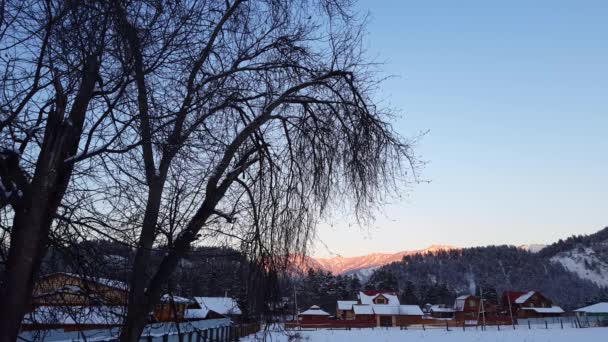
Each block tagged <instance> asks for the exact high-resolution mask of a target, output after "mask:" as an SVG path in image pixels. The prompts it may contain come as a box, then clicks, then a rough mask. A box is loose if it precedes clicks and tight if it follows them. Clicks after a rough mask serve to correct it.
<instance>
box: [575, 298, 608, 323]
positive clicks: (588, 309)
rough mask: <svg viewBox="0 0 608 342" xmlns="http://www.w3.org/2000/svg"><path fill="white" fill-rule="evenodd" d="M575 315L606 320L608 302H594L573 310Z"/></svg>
mask: <svg viewBox="0 0 608 342" xmlns="http://www.w3.org/2000/svg"><path fill="white" fill-rule="evenodd" d="M574 313H575V314H576V316H577V317H583V318H593V319H594V320H600V321H608V302H603V303H596V304H593V305H589V306H585V307H583V308H580V309H576V310H574Z"/></svg>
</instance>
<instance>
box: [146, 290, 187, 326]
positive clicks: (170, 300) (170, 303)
mask: <svg viewBox="0 0 608 342" xmlns="http://www.w3.org/2000/svg"><path fill="white" fill-rule="evenodd" d="M193 302H194V301H193V300H191V299H188V298H184V297H179V296H173V295H169V294H165V295H163V296H162V297H161V298H160V303H159V304H157V305H156V306H155V307H154V313H153V316H154V319H155V320H156V321H158V322H175V321H177V322H181V321H183V320H184V319H185V316H186V308H187V307H188V305H189V304H191V303H193Z"/></svg>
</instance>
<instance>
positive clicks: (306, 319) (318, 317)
mask: <svg viewBox="0 0 608 342" xmlns="http://www.w3.org/2000/svg"><path fill="white" fill-rule="evenodd" d="M330 316H331V315H330V314H329V313H327V312H325V311H323V310H322V309H321V308H320V307H319V306H317V305H313V306H311V307H310V308H309V309H308V310H306V311H304V312H300V313H299V314H298V318H299V320H300V321H301V322H302V323H313V322H314V323H317V322H318V323H321V322H324V321H328V320H329V317H330Z"/></svg>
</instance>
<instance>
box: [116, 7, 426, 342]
mask: <svg viewBox="0 0 608 342" xmlns="http://www.w3.org/2000/svg"><path fill="white" fill-rule="evenodd" d="M113 4H114V15H115V25H116V28H115V30H116V32H118V33H119V35H120V37H121V39H122V40H123V42H124V46H125V50H127V51H128V54H127V55H128V56H127V58H125V59H124V61H123V63H125V66H124V69H127V70H132V72H133V77H134V79H135V84H134V87H133V89H132V90H133V92H134V93H133V95H132V96H130V100H131V101H132V102H131V103H132V105H131V106H130V108H132V109H133V111H134V113H136V114H134V115H136V120H137V126H138V127H137V131H138V135H139V139H140V140H141V142H142V143H141V149H140V150H138V151H132V152H130V153H127V154H122V155H116V156H109V160H111V161H112V163H111V164H110V163H108V165H111V166H108V170H109V173H120V174H124V175H126V176H125V177H124V178H121V179H117V181H119V182H120V181H122V182H126V183H129V186H128V187H126V186H121V187H120V188H123V189H127V188H128V189H129V192H130V193H131V195H126V194H122V195H119V194H115V195H116V199H117V200H116V201H114V205H115V206H116V207H117V208H118V207H120V208H121V210H116V211H114V213H115V214H116V215H115V216H114V218H115V219H116V220H117V222H122V223H123V224H128V225H131V226H132V227H136V231H137V232H138V237H137V253H136V256H135V260H134V264H133V271H132V274H131V277H130V295H129V304H128V310H127V318H126V321H125V323H124V327H123V330H122V334H121V340H122V341H136V340H138V339H139V336H140V334H141V332H142V329H143V327H144V325H145V324H146V314H147V313H148V312H149V311H150V310H151V309H152V308H153V306H154V305H155V304H156V303H158V301H159V298H160V296H161V294H162V292H163V291H164V289H165V288H166V286H167V282H168V281H169V279H170V277H171V274H172V272H173V271H174V269H175V268H176V265H177V264H178V261H179V260H180V258H182V257H183V256H184V255H185V254H186V253H187V252H188V250H189V248H190V246H191V244H192V243H195V242H199V243H200V241H204V239H215V238H218V236H226V237H228V238H229V239H231V240H232V242H233V243H235V244H240V246H241V248H242V249H243V250H246V251H248V255H249V257H250V258H251V259H252V260H256V262H258V263H260V264H262V265H265V266H266V267H268V268H274V267H277V266H278V265H280V264H282V263H284V262H285V261H286V260H287V259H288V258H286V256H287V255H289V254H292V253H303V252H305V249H306V245H307V242H308V241H309V240H310V238H311V236H312V234H313V232H314V227H315V225H316V224H317V222H318V220H319V218H320V217H321V216H322V215H323V214H324V213H325V212H326V210H327V208H328V205H329V204H330V203H332V201H334V200H335V201H338V200H340V199H342V200H345V201H346V200H348V201H349V202H350V203H352V204H353V205H354V207H355V209H356V213H357V214H358V215H361V216H365V214H366V213H368V212H369V211H370V209H371V207H372V206H374V205H375V203H377V201H378V200H379V199H380V198H381V197H382V195H383V194H384V193H385V192H384V191H383V190H386V189H387V188H389V187H390V186H392V185H394V183H393V182H394V181H395V180H396V179H400V178H403V176H405V175H406V174H407V172H409V171H410V170H413V168H412V166H414V164H415V160H414V158H413V155H412V152H411V150H410V146H409V144H408V143H407V142H406V141H404V140H403V139H402V138H400V137H399V136H398V135H397V134H396V133H395V132H394V131H393V130H392V129H391V126H390V125H389V124H388V123H387V121H386V118H387V113H384V112H382V111H381V110H379V109H378V108H377V106H376V105H375V102H374V100H373V97H372V96H373V90H374V88H375V86H376V83H375V81H374V79H373V74H372V73H370V72H369V67H370V66H369V65H368V64H366V60H365V58H364V54H363V53H362V50H361V45H360V43H361V32H362V27H361V26H360V25H359V24H360V23H359V21H358V19H357V18H356V17H355V16H353V15H352V14H351V10H352V8H351V1H346V0H345V1H342V0H326V1H312V0H311V1H306V0H304V1H287V0H285V1H283V0H256V1H241V0H234V1H226V2H221V3H220V2H214V1H186V2H158V3H154V4H153V5H151V4H147V3H145V4H144V3H138V2H128V1H126V2H124V1H116V2H113ZM110 170H119V172H115V171H110ZM177 175H179V177H182V179H184V180H186V181H187V183H186V184H187V186H186V188H187V189H188V191H187V194H186V195H183V194H182V195H178V194H179V191H178V192H175V191H170V190H168V189H172V188H174V187H172V186H169V187H168V186H167V182H168V180H169V179H175V177H177ZM142 194H145V195H143V196H142ZM176 196H182V197H181V198H178V197H176ZM333 203H335V202H333ZM176 206H180V208H181V210H179V212H180V220H179V223H178V222H177V221H173V222H172V224H174V223H178V225H177V226H175V225H174V226H172V227H171V228H170V229H171V243H170V244H168V245H167V249H166V251H165V256H164V257H163V259H162V262H161V263H160V265H159V266H158V267H157V268H155V269H152V270H150V269H149V267H148V266H149V260H150V255H151V251H152V250H153V248H154V246H155V244H157V243H158V241H159V240H158V239H159V236H167V234H166V232H167V229H166V227H162V228H161V227H160V225H161V224H164V223H165V221H164V218H170V217H172V216H171V215H172V214H170V212H175V211H176ZM173 217H175V216H173ZM175 233H177V234H175Z"/></svg>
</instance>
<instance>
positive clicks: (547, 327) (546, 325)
mask: <svg viewBox="0 0 608 342" xmlns="http://www.w3.org/2000/svg"><path fill="white" fill-rule="evenodd" d="M545 329H549V325H548V324H547V321H545Z"/></svg>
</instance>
